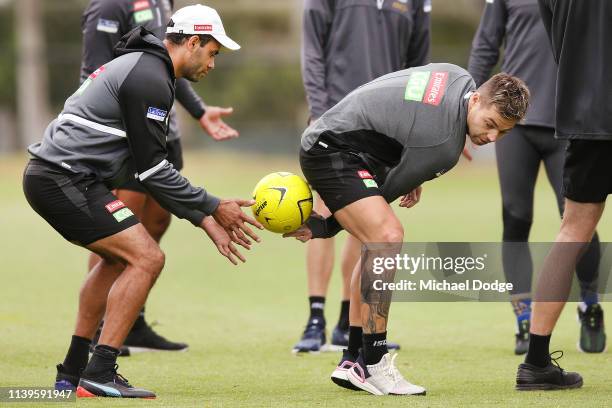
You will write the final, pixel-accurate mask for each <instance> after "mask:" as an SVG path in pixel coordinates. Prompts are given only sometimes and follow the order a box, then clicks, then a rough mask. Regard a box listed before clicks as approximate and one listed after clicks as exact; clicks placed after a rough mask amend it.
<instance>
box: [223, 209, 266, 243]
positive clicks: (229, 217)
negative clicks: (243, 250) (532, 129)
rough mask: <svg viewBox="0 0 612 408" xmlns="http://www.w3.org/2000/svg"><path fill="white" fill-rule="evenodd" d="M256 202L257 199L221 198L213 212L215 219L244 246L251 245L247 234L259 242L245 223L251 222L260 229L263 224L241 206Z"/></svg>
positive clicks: (233, 239)
mask: <svg viewBox="0 0 612 408" xmlns="http://www.w3.org/2000/svg"><path fill="white" fill-rule="evenodd" d="M253 204H255V200H221V203H219V206H218V207H217V209H216V210H215V212H214V213H212V216H213V217H214V219H215V221H217V223H219V225H220V226H221V227H223V229H224V230H225V231H226V232H227V233H228V235H229V236H230V238H231V239H232V241H234V242H235V243H237V244H239V245H242V246H244V244H246V245H251V241H250V240H249V238H247V235H248V236H249V237H251V238H252V239H254V240H255V241H257V242H261V238H259V237H258V236H257V235H256V234H255V233H254V232H253V231H252V230H251V229H250V228H249V227H248V226H247V225H246V224H245V223H248V224H251V225H253V226H255V227H257V228H259V229H263V226H262V225H261V224H260V223H258V222H257V221H256V220H255V219H253V218H251V217H249V216H248V215H246V214H245V213H243V212H242V210H241V209H240V207H250V206H252V205H253ZM245 234H246V235H245Z"/></svg>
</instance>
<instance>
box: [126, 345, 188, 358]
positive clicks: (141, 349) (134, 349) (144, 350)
mask: <svg viewBox="0 0 612 408" xmlns="http://www.w3.org/2000/svg"><path fill="white" fill-rule="evenodd" d="M126 347H127V348H128V350H129V351H130V354H128V355H126V357H127V356H129V355H132V354H139V353H156V352H172V353H182V352H185V351H187V350H189V347H185V348H184V349H180V350H166V349H156V348H149V347H133V346H126ZM119 356H121V354H120V355H119Z"/></svg>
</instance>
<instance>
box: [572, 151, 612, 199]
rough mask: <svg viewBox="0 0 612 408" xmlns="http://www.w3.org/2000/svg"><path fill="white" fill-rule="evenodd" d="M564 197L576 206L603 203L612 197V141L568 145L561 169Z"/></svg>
mask: <svg viewBox="0 0 612 408" xmlns="http://www.w3.org/2000/svg"><path fill="white" fill-rule="evenodd" d="M563 191H564V195H565V197H567V198H569V199H570V200H572V201H576V202H579V203H603V202H605V201H606V198H607V197H608V195H609V194H612V141H608V140H605V141H599V140H579V139H572V140H570V141H569V144H568V146H567V150H566V151H565V167H564V168H563Z"/></svg>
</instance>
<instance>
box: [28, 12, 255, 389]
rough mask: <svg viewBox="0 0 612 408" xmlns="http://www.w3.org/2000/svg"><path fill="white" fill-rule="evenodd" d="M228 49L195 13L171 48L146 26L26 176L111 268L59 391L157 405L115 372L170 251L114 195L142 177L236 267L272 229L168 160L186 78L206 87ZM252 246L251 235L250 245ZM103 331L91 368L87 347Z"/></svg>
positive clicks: (63, 223) (59, 122) (38, 197)
mask: <svg viewBox="0 0 612 408" xmlns="http://www.w3.org/2000/svg"><path fill="white" fill-rule="evenodd" d="M222 46H226V47H227V48H230V49H234V50H235V49H238V48H239V46H238V44H236V43H235V42H234V41H232V40H231V39H230V38H229V37H228V36H227V35H226V34H225V30H224V29H223V24H222V23H221V19H220V17H219V15H218V14H217V12H216V11H215V10H213V9H211V8H209V7H204V6H190V7H186V8H184V9H182V10H179V11H178V12H177V13H176V14H175V15H174V16H173V18H172V20H171V22H170V24H169V28H168V34H167V38H166V39H165V40H164V41H163V42H162V41H160V40H159V39H158V38H157V37H155V36H154V35H153V34H152V33H151V32H150V31H147V30H146V29H145V28H143V27H137V28H135V29H134V30H132V31H130V32H129V33H128V34H126V35H125V36H124V37H123V38H122V39H121V41H120V42H119V43H118V44H117V46H116V54H117V55H119V56H118V57H117V58H115V59H114V60H112V61H111V62H109V63H107V64H105V65H103V66H101V67H99V68H98V69H97V70H96V71H95V72H94V73H92V74H91V75H90V76H89V78H88V79H87V80H86V81H85V82H83V84H82V85H81V87H80V88H79V89H78V90H77V91H76V92H75V93H74V94H73V95H72V96H71V97H70V98H68V100H67V101H66V103H65V105H64V109H63V111H62V113H61V114H60V115H59V116H58V118H57V119H55V120H53V121H52V122H51V124H50V125H49V126H48V127H47V129H46V131H45V133H44V135H43V139H42V141H41V142H39V143H36V144H34V145H32V146H30V147H29V149H28V150H29V152H30V154H31V155H32V156H33V157H32V159H31V161H30V162H29V163H28V166H27V168H26V171H25V172H24V181H23V186H24V192H25V195H26V198H27V199H28V202H29V203H30V205H31V206H32V208H33V209H34V210H35V211H36V212H37V213H38V214H39V215H40V216H42V217H43V218H44V219H45V220H46V221H47V222H48V223H49V224H50V225H51V226H52V227H53V228H54V229H55V230H56V231H58V232H59V233H60V234H61V235H62V236H63V237H64V238H65V239H66V240H68V241H70V242H72V243H74V244H77V245H80V246H82V247H85V248H87V249H88V250H90V251H92V252H95V253H96V254H98V255H99V256H100V257H101V258H102V261H101V262H99V263H98V264H97V265H96V267H95V268H94V269H93V270H92V271H91V272H90V273H89V274H88V275H87V277H86V280H85V282H84V284H83V285H82V287H81V291H80V296H79V310H78V315H77V321H76V327H75V330H74V335H73V337H72V342H71V344H70V348H69V349H68V353H67V355H66V358H65V360H64V363H63V364H59V365H58V366H57V369H58V373H57V378H56V384H55V387H56V389H74V388H76V394H77V396H79V397H117V398H155V393H153V392H151V391H148V390H144V389H138V388H135V387H133V386H132V385H130V384H129V382H128V381H127V380H126V379H125V378H124V377H122V376H121V375H120V374H118V373H117V365H116V360H117V355H118V353H119V347H120V346H121V345H122V344H123V342H124V340H125V337H126V335H127V333H128V331H129V329H130V327H131V326H132V324H133V323H134V321H135V319H136V317H137V316H138V313H139V312H140V310H141V308H142V306H143V304H144V302H145V300H146V298H147V296H148V294H149V291H150V290H151V288H152V286H153V285H154V283H155V281H156V279H157V277H158V276H159V274H160V273H161V270H162V268H163V266H164V254H163V252H162V251H161V249H160V248H159V245H158V244H157V243H156V242H155V240H153V238H152V237H151V236H150V235H149V234H148V233H147V231H146V230H145V228H144V227H143V226H142V224H140V222H139V221H138V219H137V218H136V217H135V216H134V214H133V213H132V212H131V211H130V209H129V208H128V207H126V206H125V204H124V203H123V202H122V201H121V200H119V199H117V197H116V196H114V195H113V194H112V192H111V190H112V189H113V188H115V187H116V186H117V185H121V183H123V182H125V181H126V180H127V179H129V178H130V177H131V178H136V177H137V178H138V180H139V181H140V183H142V184H143V186H144V187H145V188H146V189H147V191H148V192H149V193H150V194H151V195H152V196H153V198H155V200H156V201H157V202H159V204H160V205H161V206H162V207H164V208H165V209H167V210H168V211H170V212H171V213H172V214H174V215H176V216H177V217H179V218H184V219H187V220H189V221H190V222H191V223H192V224H193V225H194V226H196V227H199V228H201V229H203V230H204V231H205V232H206V234H207V235H208V236H209V237H210V238H211V240H212V241H213V243H214V244H215V246H216V247H217V249H218V251H219V252H220V253H221V254H222V255H223V256H225V257H227V258H228V259H229V260H230V261H231V262H232V263H234V264H237V263H238V259H240V260H241V261H243V262H244V257H243V256H242V255H241V254H240V252H239V251H238V250H237V248H236V247H235V244H238V245H242V246H243V247H245V248H247V249H249V248H250V245H251V242H252V241H251V239H253V240H255V241H259V237H258V236H257V235H256V234H255V233H254V232H253V231H252V230H251V229H250V228H249V227H248V226H247V225H246V224H247V223H248V224H252V225H253V226H256V227H257V228H262V226H261V225H260V224H259V223H257V222H256V221H255V220H254V219H252V218H251V217H248V216H246V215H245V214H244V213H243V212H242V211H241V209H240V207H241V206H250V205H252V203H253V202H252V200H222V199H219V198H217V197H215V196H213V195H211V194H210V193H208V192H207V191H206V190H204V189H203V188H199V187H194V186H193V185H191V184H190V183H189V181H188V180H187V179H185V178H184V177H182V176H181V174H180V173H179V172H178V171H176V169H175V168H174V167H173V165H172V164H171V163H169V161H168V160H167V154H168V152H167V148H166V136H167V133H168V126H169V125H168V118H169V112H170V109H171V108H172V105H173V103H174V95H175V83H176V79H178V78H185V79H188V80H190V81H198V80H200V79H202V78H203V77H204V76H205V75H206V74H207V73H208V72H209V71H210V70H211V69H213V68H214V61H215V56H216V55H217V54H218V53H219V50H220V48H221V47H222ZM249 237H250V238H249ZM103 316H104V317H105V322H104V327H103V329H102V333H101V335H100V338H99V340H98V345H97V346H96V348H95V350H94V352H93V355H92V357H91V359H90V360H89V361H88V351H89V342H90V341H91V339H92V337H93V336H94V333H95V332H96V329H97V328H98V325H99V324H100V320H101V319H102V317H103Z"/></svg>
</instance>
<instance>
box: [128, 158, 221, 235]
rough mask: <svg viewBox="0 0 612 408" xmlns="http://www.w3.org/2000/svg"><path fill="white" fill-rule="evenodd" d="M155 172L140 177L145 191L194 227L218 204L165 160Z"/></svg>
mask: <svg viewBox="0 0 612 408" xmlns="http://www.w3.org/2000/svg"><path fill="white" fill-rule="evenodd" d="M162 163H163V167H162V168H161V169H160V170H159V171H157V172H156V173H154V174H152V175H150V176H147V177H146V178H144V179H143V178H142V176H143V175H142V174H141V175H139V179H140V182H141V183H142V184H143V185H144V186H145V188H146V189H147V191H149V192H150V193H151V195H152V196H153V197H154V198H155V200H157V202H159V203H160V204H161V205H162V207H164V208H166V209H167V210H168V211H170V212H171V213H172V214H174V215H176V216H177V217H179V218H184V219H186V220H189V221H190V222H191V223H192V224H193V225H195V226H196V227H197V226H199V225H200V223H201V222H202V220H203V219H204V217H205V216H207V215H211V214H212V213H213V212H215V210H216V209H217V207H218V206H219V201H220V200H219V199H218V198H217V197H214V196H213V195H211V194H209V193H208V192H207V191H206V190H204V189H203V188H200V187H194V186H193V185H191V184H190V183H189V180H187V179H186V178H185V177H183V176H182V175H181V174H180V173H179V172H178V171H177V170H176V169H175V168H174V167H173V166H172V164H170V163H168V161H167V160H164V161H162Z"/></svg>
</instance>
